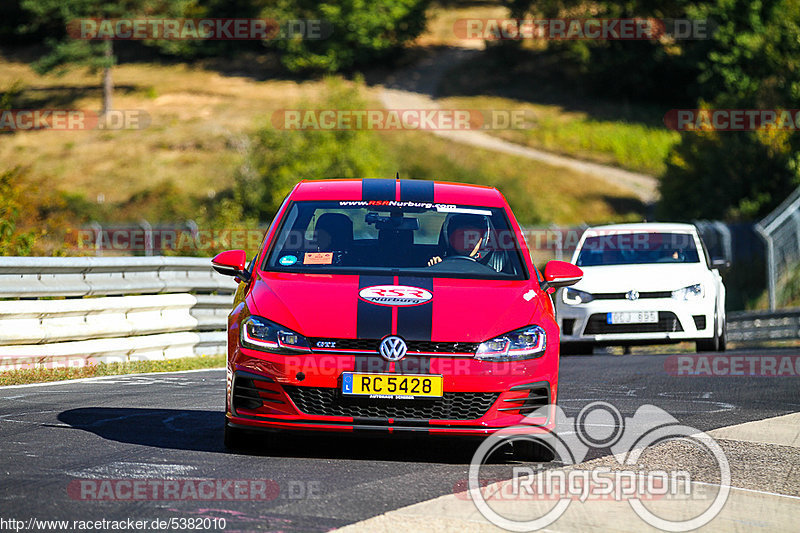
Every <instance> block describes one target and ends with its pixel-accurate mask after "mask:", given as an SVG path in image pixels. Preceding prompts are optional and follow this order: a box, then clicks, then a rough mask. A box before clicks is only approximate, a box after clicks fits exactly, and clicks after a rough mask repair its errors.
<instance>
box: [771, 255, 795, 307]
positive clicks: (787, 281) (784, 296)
mask: <svg viewBox="0 0 800 533" xmlns="http://www.w3.org/2000/svg"><path fill="white" fill-rule="evenodd" d="M776 300H777V302H776V305H777V306H778V307H798V306H800V264H795V265H794V266H793V267H792V268H790V269H789V270H788V271H787V272H786V274H785V275H784V276H783V278H781V279H780V280H778V287H777V295H776Z"/></svg>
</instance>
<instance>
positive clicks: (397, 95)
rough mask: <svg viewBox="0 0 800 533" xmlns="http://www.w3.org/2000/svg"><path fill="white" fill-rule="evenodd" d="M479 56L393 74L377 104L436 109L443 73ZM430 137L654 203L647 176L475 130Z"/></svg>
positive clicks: (447, 57) (456, 53)
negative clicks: (575, 175) (591, 180)
mask: <svg viewBox="0 0 800 533" xmlns="http://www.w3.org/2000/svg"><path fill="white" fill-rule="evenodd" d="M479 53H480V51H479V50H470V49H457V48H451V49H447V50H445V51H443V52H439V53H436V54H433V55H431V56H430V57H428V58H426V59H424V60H422V61H420V62H419V63H418V64H416V65H414V66H413V67H411V68H408V69H403V70H400V71H398V72H395V73H394V74H392V75H391V76H389V77H388V78H387V79H386V81H385V82H384V84H383V88H382V89H381V91H380V93H379V98H380V100H381V103H382V104H383V105H384V106H385V107H386V108H387V109H438V108H439V107H440V106H439V104H438V103H437V102H436V100H435V97H436V88H437V87H438V85H439V82H440V81H441V79H442V76H443V75H444V73H445V72H446V71H447V70H448V69H449V68H450V67H452V66H453V65H454V64H456V63H460V62H462V61H469V60H470V58H472V57H475V55H476V54H479ZM431 133H433V134H434V135H437V136H439V137H443V138H445V139H448V140H451V141H453V142H457V143H462V144H468V145H471V146H476V147H479V148H484V149H487V150H494V151H496V152H502V153H505V154H511V155H516V156H520V157H524V158H526V159H530V160H532V161H539V162H542V163H545V164H548V165H551V166H554V167H563V168H568V169H570V170H573V171H576V172H580V173H583V174H589V175H591V176H595V177H599V178H601V179H603V180H606V181H608V182H610V183H613V184H615V185H618V186H620V187H623V188H625V189H628V190H629V191H631V192H632V193H633V194H635V195H636V196H637V197H638V198H639V199H641V200H642V201H643V202H645V203H648V204H651V203H654V202H655V201H656V200H658V180H657V179H656V178H654V177H653V176H648V175H647V174H640V173H638V172H631V171H628V170H623V169H620V168H616V167H612V166H608V165H602V164H600V163H592V162H589V161H583V160H580V159H573V158H571V157H566V156H563V155H556V154H553V153H551V152H545V151H543V150H537V149H535V148H530V147H527V146H523V145H520V144H516V143H512V142H509V141H505V140H503V139H499V138H497V137H493V136H491V135H489V134H487V133H484V132H482V131H478V130H458V131H456V130H434V131H432V132H431Z"/></svg>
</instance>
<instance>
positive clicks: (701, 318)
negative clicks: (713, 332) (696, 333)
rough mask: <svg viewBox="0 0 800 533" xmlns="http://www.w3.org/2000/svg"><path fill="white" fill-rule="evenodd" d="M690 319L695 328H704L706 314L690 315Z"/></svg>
mask: <svg viewBox="0 0 800 533" xmlns="http://www.w3.org/2000/svg"><path fill="white" fill-rule="evenodd" d="M692 319H694V327H695V328H696V329H698V330H700V329H706V315H692Z"/></svg>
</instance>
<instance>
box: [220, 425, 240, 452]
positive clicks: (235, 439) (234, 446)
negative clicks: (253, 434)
mask: <svg viewBox="0 0 800 533" xmlns="http://www.w3.org/2000/svg"><path fill="white" fill-rule="evenodd" d="M224 440H225V447H226V448H227V449H229V450H240V449H242V448H243V447H244V440H245V434H244V431H242V430H241V429H239V428H234V427H231V426H229V425H228V423H227V422H225V438H224Z"/></svg>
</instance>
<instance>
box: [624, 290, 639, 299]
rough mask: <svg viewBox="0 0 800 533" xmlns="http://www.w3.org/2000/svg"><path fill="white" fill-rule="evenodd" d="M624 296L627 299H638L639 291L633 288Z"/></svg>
mask: <svg viewBox="0 0 800 533" xmlns="http://www.w3.org/2000/svg"><path fill="white" fill-rule="evenodd" d="M625 298H627V299H628V300H638V299H639V291H637V290H635V289H634V290H630V291H628V293H627V294H626V295H625Z"/></svg>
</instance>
